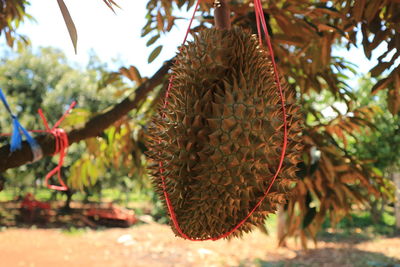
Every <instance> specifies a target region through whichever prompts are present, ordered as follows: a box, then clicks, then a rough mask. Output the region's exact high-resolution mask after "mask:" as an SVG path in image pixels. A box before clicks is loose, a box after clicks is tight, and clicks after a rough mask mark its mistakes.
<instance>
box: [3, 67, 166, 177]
mask: <svg viewBox="0 0 400 267" xmlns="http://www.w3.org/2000/svg"><path fill="white" fill-rule="evenodd" d="M171 65H172V60H170V61H167V62H165V63H164V65H163V66H162V67H161V68H160V69H159V70H158V71H157V72H156V73H155V74H154V76H153V77H151V78H150V79H149V80H147V81H146V82H145V83H143V84H142V85H140V86H139V88H137V89H136V91H135V93H133V94H132V95H130V96H129V97H127V98H126V99H124V100H123V101H122V102H121V103H119V104H117V105H115V106H114V107H113V108H111V109H110V110H108V111H105V112H103V113H101V114H99V115H96V116H95V117H93V118H91V119H90V120H89V121H88V122H87V123H86V124H85V125H84V126H83V127H82V128H78V129H73V130H71V131H70V132H68V133H67V134H68V139H69V142H70V144H72V143H77V142H79V141H81V140H84V139H87V138H90V137H95V136H98V135H100V134H101V133H102V132H103V131H104V130H105V129H107V128H108V127H109V126H111V125H112V124H113V123H114V122H116V121H117V120H118V119H120V118H122V117H123V116H125V115H126V114H127V113H128V112H129V111H131V110H132V109H134V108H136V107H137V106H138V104H139V102H140V101H141V100H143V99H144V98H145V97H146V96H147V94H148V93H149V92H150V91H151V90H153V89H154V88H155V87H156V86H157V85H159V84H160V83H162V81H163V78H164V77H165V75H166V74H167V73H168V70H169V69H170V67H171ZM36 140H37V141H38V143H39V145H40V146H41V147H42V150H43V155H44V156H50V155H52V154H53V153H54V150H55V140H54V137H53V136H52V135H51V134H47V135H41V136H39V137H37V138H36ZM31 161H32V152H31V149H30V147H29V145H28V144H27V142H23V144H22V149H21V150H17V151H15V152H13V153H10V146H9V145H5V146H3V147H1V148H0V173H1V172H4V171H6V170H7V169H11V168H16V167H19V166H21V165H24V164H27V163H30V162H31Z"/></svg>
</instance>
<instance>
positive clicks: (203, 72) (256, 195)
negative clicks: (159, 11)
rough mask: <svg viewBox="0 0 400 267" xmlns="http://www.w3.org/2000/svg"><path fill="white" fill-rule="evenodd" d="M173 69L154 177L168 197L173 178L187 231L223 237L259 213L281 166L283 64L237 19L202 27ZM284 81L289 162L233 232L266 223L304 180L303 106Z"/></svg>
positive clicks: (172, 194)
mask: <svg viewBox="0 0 400 267" xmlns="http://www.w3.org/2000/svg"><path fill="white" fill-rule="evenodd" d="M172 75H173V77H174V78H173V87H172V88H171V90H170V92H169V96H168V99H167V100H166V101H168V103H167V104H166V105H165V107H164V106H161V107H160V110H159V114H157V115H156V116H155V117H154V118H153V121H152V126H151V127H150V128H149V132H148V146H149V153H148V156H149V157H150V159H151V160H152V161H153V164H152V165H153V168H152V170H153V176H154V177H153V181H154V185H155V188H156V190H157V192H158V193H159V196H160V198H161V199H162V200H163V201H164V204H165V205H166V201H165V195H164V192H163V185H162V176H164V177H165V184H166V192H167V194H168V195H169V198H170V201H171V204H172V207H173V208H174V211H175V214H176V219H177V221H178V223H179V227H180V228H181V230H182V232H183V233H184V234H185V235H187V236H188V237H190V238H194V239H208V238H216V237H219V236H221V235H222V234H224V233H227V232H229V231H230V230H232V229H233V228H234V227H235V226H236V225H238V224H239V223H240V222H241V221H242V220H243V219H244V218H245V217H246V216H247V215H248V214H249V213H250V212H251V210H252V209H253V208H254V207H255V205H256V203H257V202H258V201H259V200H260V198H261V197H263V195H264V193H265V191H266V189H267V188H268V186H269V184H270V182H271V180H272V178H273V176H274V174H275V172H276V170H277V168H278V164H279V160H280V156H281V151H282V144H283V118H282V106H281V100H280V96H279V91H278V89H277V86H276V82H275V80H274V73H273V68H272V65H271V61H270V59H269V54H268V52H267V51H266V50H264V49H263V48H261V47H260V46H259V42H258V39H257V37H256V36H254V35H251V34H250V33H249V32H247V31H245V30H243V29H241V28H238V27H234V28H232V29H230V30H217V29H207V30H204V31H201V32H200V33H199V34H198V35H196V36H194V41H193V42H189V43H188V44H187V45H185V47H184V48H183V49H182V50H181V53H180V54H179V55H178V56H177V60H176V63H175V65H174V66H173V68H172ZM282 83H283V88H284V94H285V98H286V110H287V120H288V129H289V131H288V132H289V137H288V149H287V153H286V157H285V160H284V164H283V167H282V170H281V172H280V174H279V176H278V177H277V179H276V181H275V183H274V185H273V186H272V188H271V190H270V192H269V194H268V195H267V197H266V198H265V199H264V201H263V202H262V204H261V206H259V207H258V209H257V210H256V211H255V212H254V213H253V214H252V215H251V217H250V218H249V219H248V220H247V221H246V223H244V224H243V225H242V226H241V227H240V228H238V229H237V230H236V231H235V232H234V233H233V236H240V235H241V234H242V232H248V231H250V230H251V228H252V227H253V226H258V225H261V224H263V223H264V220H265V218H266V216H267V215H268V214H269V213H273V212H275V211H276V210H277V206H278V204H283V203H285V202H286V201H287V199H288V197H289V194H290V190H291V188H292V187H293V182H294V181H295V180H296V175H295V172H296V170H297V169H296V163H297V162H298V156H299V150H300V148H301V145H300V143H299V132H300V118H301V115H300V113H299V108H298V106H296V105H295V103H294V93H293V92H292V91H290V90H289V88H288V87H287V86H286V85H285V84H284V81H283V80H282ZM162 114H164V115H162ZM160 162H161V163H162V166H163V167H162V169H163V173H161V170H160V167H159V163H160ZM171 225H172V228H173V230H174V232H175V233H176V234H177V235H179V232H178V231H177V229H175V227H174V225H173V224H172V223H171Z"/></svg>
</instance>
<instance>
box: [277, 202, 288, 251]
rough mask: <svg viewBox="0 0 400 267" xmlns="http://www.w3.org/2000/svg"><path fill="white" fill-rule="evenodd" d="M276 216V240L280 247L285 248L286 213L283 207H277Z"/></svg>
mask: <svg viewBox="0 0 400 267" xmlns="http://www.w3.org/2000/svg"><path fill="white" fill-rule="evenodd" d="M277 213H278V215H277V228H278V229H277V238H278V242H279V246H280V247H286V241H285V239H284V236H285V226H286V212H285V206H284V205H279V207H278V212H277Z"/></svg>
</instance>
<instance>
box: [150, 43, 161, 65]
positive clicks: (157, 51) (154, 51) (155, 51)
mask: <svg viewBox="0 0 400 267" xmlns="http://www.w3.org/2000/svg"><path fill="white" fill-rule="evenodd" d="M161 50H162V45H159V46H157V47H156V48H155V49H154V50H153V52H151V54H150V56H149V59H148V60H147V61H148V62H149V63H151V62H153V61H154V59H156V57H158V55H159V54H160V53H161Z"/></svg>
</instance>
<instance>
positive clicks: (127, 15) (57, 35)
mask: <svg viewBox="0 0 400 267" xmlns="http://www.w3.org/2000/svg"><path fill="white" fill-rule="evenodd" d="M116 2H117V3H118V4H119V5H120V6H121V8H122V9H118V8H117V9H115V11H116V14H114V13H113V12H112V11H111V10H110V9H109V8H108V7H107V6H106V5H105V4H104V3H103V1H101V0H84V1H77V0H65V4H66V5H67V7H68V10H69V12H70V14H71V17H72V18H73V20H74V23H75V26H76V28H77V31H78V53H77V54H75V52H74V48H73V46H72V43H71V40H70V37H69V34H68V30H67V27H66V25H65V23H64V20H63V17H62V15H61V12H60V9H59V7H58V4H57V1H55V0H51V1H49V0H31V6H29V7H28V9H27V12H28V13H29V14H31V15H32V16H33V17H34V18H35V20H36V22H29V21H28V22H27V23H24V24H23V25H22V26H21V27H20V29H19V30H18V32H19V33H22V34H26V35H27V36H28V37H29V38H30V40H31V42H32V46H33V47H34V48H35V47H39V46H53V47H58V48H60V49H61V50H62V51H64V53H65V54H66V55H67V58H68V59H69V60H70V61H71V62H77V63H79V64H80V65H81V66H85V65H86V64H87V62H88V58H89V57H88V52H89V51H91V50H92V51H94V52H95V53H96V54H97V56H99V58H100V59H101V61H103V62H107V63H109V66H110V67H111V68H113V69H118V68H119V67H120V66H129V65H134V66H136V67H138V68H139V70H140V71H141V73H142V75H143V76H151V75H152V74H153V73H154V72H155V71H156V70H157V69H158V68H159V67H160V66H161V64H162V62H163V61H164V60H167V59H170V58H171V57H173V56H174V55H175V53H176V49H177V47H178V46H179V45H180V44H181V42H182V41H183V38H184V30H185V29H186V27H187V23H188V22H187V21H182V25H179V29H176V30H174V31H173V32H171V33H169V34H168V36H166V37H162V38H160V39H159V41H158V42H157V44H163V45H164V48H163V50H162V52H161V54H160V56H159V58H157V59H156V60H155V61H154V62H153V63H151V64H148V63H147V59H148V55H149V54H150V53H151V51H152V50H153V49H154V48H155V47H156V46H157V45H153V46H152V47H146V42H147V41H148V40H149V39H150V37H151V36H146V37H145V38H141V29H142V27H143V26H144V25H145V23H146V20H145V15H146V9H145V6H146V3H147V1H143V0H141V1H137V0H136V1H126V0H117V1H116ZM188 15H189V13H188ZM1 41H2V42H4V40H1Z"/></svg>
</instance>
